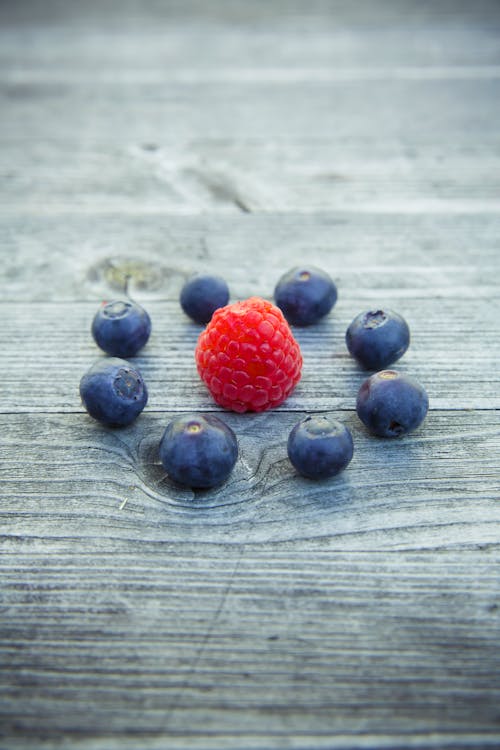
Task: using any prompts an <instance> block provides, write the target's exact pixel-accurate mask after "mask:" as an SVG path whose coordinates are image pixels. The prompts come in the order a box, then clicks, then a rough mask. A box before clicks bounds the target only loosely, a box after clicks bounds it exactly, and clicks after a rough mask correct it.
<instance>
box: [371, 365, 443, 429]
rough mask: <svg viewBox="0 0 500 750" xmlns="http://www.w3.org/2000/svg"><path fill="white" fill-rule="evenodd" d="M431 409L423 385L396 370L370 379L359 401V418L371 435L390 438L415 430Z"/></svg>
mask: <svg viewBox="0 0 500 750" xmlns="http://www.w3.org/2000/svg"><path fill="white" fill-rule="evenodd" d="M428 408H429V399H428V396H427V393H426V392H425V389H424V388H423V386H421V385H420V383H419V382H418V381H417V380H415V379H414V378H411V377H409V376H408V375H403V374H402V373H400V372H396V371H395V370H382V371H381V372H376V373H375V374H374V375H371V376H370V377H369V378H367V379H366V380H365V381H364V383H363V384H362V385H361V388H360V389H359V393H358V398H357V401H356V411H357V412H358V417H359V418H360V419H361V421H362V422H363V423H364V424H365V426H366V427H367V428H368V429H369V430H370V432H372V433H373V434H374V435H379V436H380V437H390V438H393V437H399V436H400V435H405V434H406V433H408V432H411V431H412V430H415V429H416V428H417V427H418V426H419V425H420V424H421V423H422V422H423V420H424V418H425V415H426V414H427V409H428Z"/></svg>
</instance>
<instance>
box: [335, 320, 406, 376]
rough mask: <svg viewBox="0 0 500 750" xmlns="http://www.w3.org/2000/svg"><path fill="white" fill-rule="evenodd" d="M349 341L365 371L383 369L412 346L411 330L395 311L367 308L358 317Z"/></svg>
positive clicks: (347, 336)
mask: <svg viewBox="0 0 500 750" xmlns="http://www.w3.org/2000/svg"><path fill="white" fill-rule="evenodd" d="M345 340H346V344H347V348H348V349H349V352H350V353H351V354H352V356H353V357H354V358H355V359H356V360H357V361H358V363H359V364H360V365H361V366H362V367H364V368H365V370H382V369H384V368H385V367H388V365H391V364H392V363H393V362H395V361H396V360H397V359H399V358H400V357H402V356H403V354H404V353H405V351H406V350H407V349H408V346H409V345H410V329H409V328H408V324H407V323H406V320H405V319H404V318H402V317H401V315H398V313H395V312H393V311H392V310H367V311H366V312H362V313H360V314H359V315H357V316H356V317H355V318H354V320H353V321H352V323H351V324H350V326H349V328H348V329H347V331H346V335H345Z"/></svg>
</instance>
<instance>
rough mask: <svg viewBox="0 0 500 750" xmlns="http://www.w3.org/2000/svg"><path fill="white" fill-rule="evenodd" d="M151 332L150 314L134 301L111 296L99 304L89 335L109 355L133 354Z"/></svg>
mask: <svg viewBox="0 0 500 750" xmlns="http://www.w3.org/2000/svg"><path fill="white" fill-rule="evenodd" d="M150 333H151V318H150V317H149V315H148V313H147V312H146V310H144V308H143V307H141V306H140V305H138V304H137V303H136V302H131V301H129V300H126V301H122V300H114V301H113V302H107V303H106V304H103V305H101V307H100V308H99V310H98V311H97V312H96V314H95V317H94V320H93V321H92V336H93V337H94V340H95V342H96V344H97V345H98V346H100V347H101V349H103V351H105V352H106V354H109V355H111V356H112V357H133V356H134V354H137V352H138V351H139V349H142V347H143V346H144V344H145V343H146V341H147V340H148V339H149V334H150Z"/></svg>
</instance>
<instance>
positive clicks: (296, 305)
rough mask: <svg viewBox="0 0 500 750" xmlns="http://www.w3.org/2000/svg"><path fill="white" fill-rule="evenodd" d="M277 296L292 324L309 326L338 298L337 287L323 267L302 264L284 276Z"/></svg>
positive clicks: (277, 288) (326, 312)
mask: <svg viewBox="0 0 500 750" xmlns="http://www.w3.org/2000/svg"><path fill="white" fill-rule="evenodd" d="M274 299H275V302H276V304H277V306H278V307H279V308H280V309H281V310H282V312H283V315H284V316H285V318H286V319H287V321H288V322H289V323H290V324H291V325H295V326H309V325H312V324H313V323H317V322H318V320H320V319H321V318H323V317H324V316H325V315H327V314H328V313H329V312H330V310H331V309H332V307H333V306H334V304H335V302H336V301H337V287H336V286H335V284H334V283H333V281H332V279H331V278H330V276H329V275H328V274H327V273H325V271H322V270H321V269H320V268H315V267H314V266H299V267H296V268H292V269H291V270H290V271H288V273H285V274H284V275H283V276H282V277H281V279H280V280H279V281H278V283H277V284H276V287H275V289H274Z"/></svg>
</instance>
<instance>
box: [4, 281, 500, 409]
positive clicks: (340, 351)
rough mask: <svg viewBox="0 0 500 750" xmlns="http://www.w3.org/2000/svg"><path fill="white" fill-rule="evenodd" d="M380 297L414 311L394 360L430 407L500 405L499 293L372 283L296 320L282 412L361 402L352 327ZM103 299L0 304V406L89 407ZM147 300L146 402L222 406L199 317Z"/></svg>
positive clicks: (408, 313)
mask: <svg viewBox="0 0 500 750" xmlns="http://www.w3.org/2000/svg"><path fill="white" fill-rule="evenodd" d="M276 278H278V276H277V277H276ZM179 289H180V285H179ZM473 290H474V287H473ZM479 290H480V288H479ZM255 291H261V290H259V289H258V290H254V292H255ZM262 291H264V292H268V291H269V290H268V289H266V290H262ZM249 293H250V294H251V293H252V292H249ZM264 296H267V295H264ZM373 304H375V305H376V306H380V304H382V306H388V307H390V308H391V307H392V308H394V309H396V310H398V311H399V312H400V313H401V314H402V315H404V317H405V318H406V319H407V321H408V324H409V326H410V330H411V331H412V343H411V345H410V349H409V350H408V352H407V353H406V354H405V356H404V358H402V359H401V360H399V362H398V363H396V365H395V367H396V369H398V370H401V371H403V372H407V373H409V374H413V375H414V376H415V377H417V378H418V379H419V380H420V381H421V382H422V383H423V385H424V386H425V387H426V389H427V391H428V393H429V398H430V402H431V409H452V410H458V409H495V408H496V409H498V408H500V398H499V392H500V372H499V368H498V357H497V354H496V349H495V347H494V344H493V348H491V344H490V342H494V340H495V337H496V332H497V330H498V316H499V314H500V300H499V297H498V295H497V296H496V297H492V296H490V295H485V296H482V295H480V298H479V299H477V298H475V295H474V294H471V295H470V296H469V298H468V299H467V300H466V302H465V304H464V301H463V299H462V298H459V297H455V298H451V299H449V298H448V299H447V298H441V299H440V298H439V296H437V295H436V298H433V297H426V298H425V297H424V298H422V297H420V296H418V294H415V292H414V291H412V290H410V291H408V290H405V293H404V294H401V295H394V294H390V293H388V292H387V291H386V290H384V293H383V294H382V293H381V290H378V291H375V290H374V291H373V292H372V293H371V294H370V295H369V298H367V296H365V295H361V296H360V295H359V294H356V293H353V292H351V293H350V294H349V295H346V296H345V297H344V298H343V299H340V300H339V302H338V303H337V305H336V307H335V308H334V310H333V312H332V313H331V314H330V315H329V317H328V318H327V319H325V320H324V321H323V322H321V323H320V324H319V325H317V326H314V327H311V328H305V329H298V328H296V329H294V333H295V335H296V338H297V340H298V342H299V344H300V346H301V349H302V353H303V357H304V368H303V376H302V379H301V381H300V383H299V385H298V386H297V388H296V389H295V391H294V393H293V394H292V395H291V396H290V397H289V398H288V399H287V401H286V402H285V404H283V406H281V407H280V409H279V412H280V413H281V412H283V411H287V410H291V411H308V410H309V411H310V410H316V411H318V410H319V411H324V410H331V409H341V410H345V409H348V410H352V409H353V408H354V404H355V400H356V394H357V392H358V389H359V387H360V385H361V383H362V382H363V380H364V379H365V378H366V377H367V375H368V373H367V372H366V371H364V370H361V368H359V367H358V365H357V364H356V363H355V361H354V360H353V359H352V357H351V356H350V355H349V353H348V351H347V348H346V345H345V331H346V328H347V326H348V325H349V323H350V322H351V320H352V319H353V318H354V317H355V315H357V314H358V313H359V312H361V311H362V310H364V309H368V308H369V307H370V306H371V305H373ZM97 308H98V303H97V301H96V303H95V304H90V303H72V304H66V305H62V304H43V303H36V304H26V303H9V304H8V305H2V306H1V309H2V318H3V321H4V331H5V333H6V334H7V333H8V335H6V336H5V337H4V338H5V341H4V342H3V344H2V349H3V352H4V356H5V359H6V361H7V362H8V363H9V368H8V370H7V371H6V372H5V374H4V375H3V379H2V380H3V382H2V387H3V391H4V394H5V395H4V396H3V398H2V402H1V404H0V412H2V413H20V412H56V413H59V412H75V411H81V410H82V406H81V403H80V399H79V395H78V385H79V382H80V378H81V377H82V375H83V374H84V373H85V372H86V371H87V369H88V368H89V367H90V365H91V364H92V363H93V362H94V361H95V360H96V359H98V358H99V357H101V356H104V354H103V352H101V351H100V350H99V349H98V347H97V346H96V344H95V343H94V341H93V339H92V337H91V334H90V325H91V322H92V318H93V316H94V314H95V311H96V310H97ZM147 308H148V311H149V313H150V315H151V317H152V321H153V333H152V336H151V339H150V341H149V342H148V344H147V346H146V347H145V348H144V349H143V350H142V352H141V353H140V354H139V355H138V356H137V357H136V358H134V361H135V362H136V364H137V365H138V366H139V368H140V369H141V371H142V373H143V375H144V378H145V380H146V383H147V384H148V388H149V403H148V407H147V409H148V410H149V411H153V412H158V411H192V410H195V411H196V410H207V409H208V410H213V409H218V407H216V405H215V404H214V402H213V400H212V399H211V397H210V395H209V393H208V391H207V389H206V388H205V386H204V385H203V383H202V382H201V380H200V378H199V377H198V374H197V372H196V366H195V361H194V349H195V346H196V342H197V339H198V335H199V333H200V331H201V327H200V326H198V325H196V324H195V323H192V322H191V321H190V320H189V318H187V316H185V315H184V313H183V312H182V310H181V308H180V305H179V302H178V300H177V299H174V300H171V301H168V302H167V301H165V302H158V301H152V300H151V301H150V302H149V303H148V304H147ZM33 321H36V325H33Z"/></svg>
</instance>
